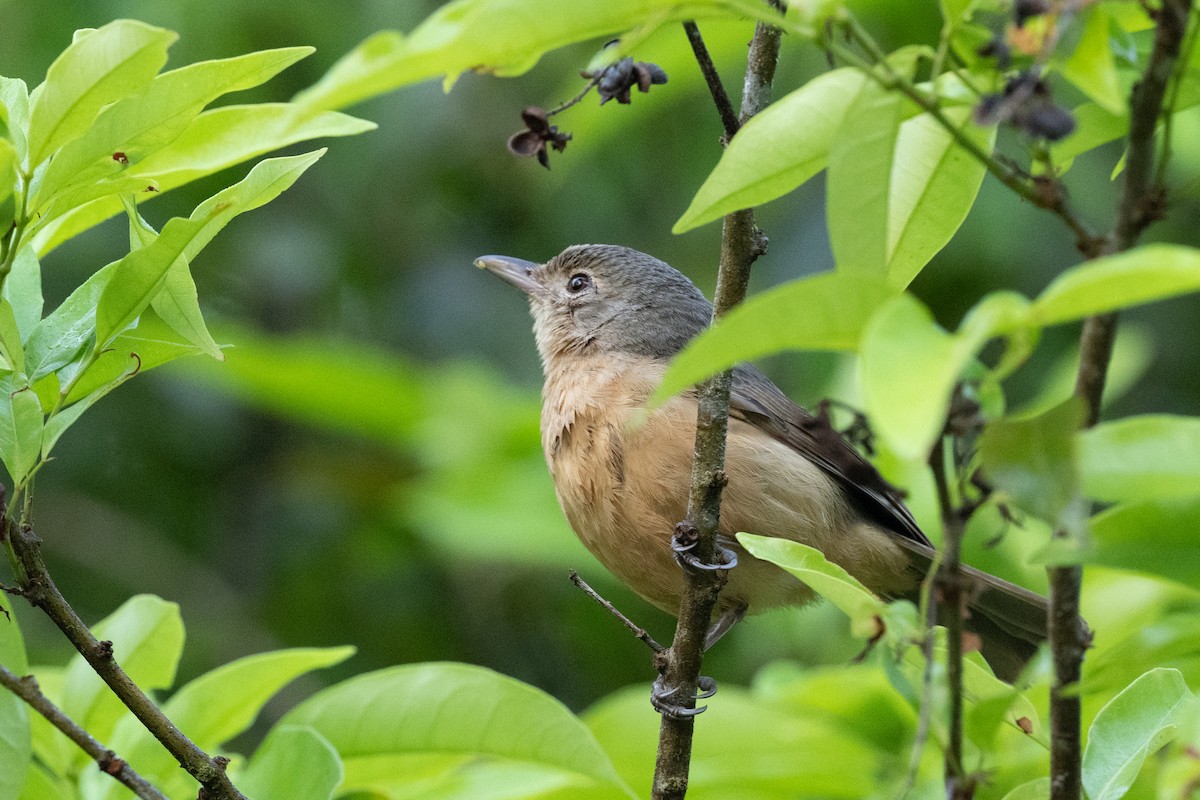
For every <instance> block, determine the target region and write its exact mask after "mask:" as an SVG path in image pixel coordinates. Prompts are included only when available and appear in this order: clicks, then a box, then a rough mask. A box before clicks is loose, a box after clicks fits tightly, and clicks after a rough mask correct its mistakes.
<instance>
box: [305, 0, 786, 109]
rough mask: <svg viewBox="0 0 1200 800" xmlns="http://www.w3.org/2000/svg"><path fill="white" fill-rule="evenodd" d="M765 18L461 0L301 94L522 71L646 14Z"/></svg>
mask: <svg viewBox="0 0 1200 800" xmlns="http://www.w3.org/2000/svg"><path fill="white" fill-rule="evenodd" d="M735 10H736V11H737V12H739V13H743V14H747V15H749V16H754V17H760V18H774V14H773V12H772V11H771V10H770V9H769V8H766V7H762V6H758V5H757V4H755V3H743V2H734V1H732V0H691V2H685V3H680V2H678V0H610V2H605V3H569V4H568V3H562V2H559V0H454V2H451V3H447V4H446V5H444V6H442V7H441V8H439V9H438V10H437V11H435V12H434V13H433V14H431V15H430V16H429V17H428V18H426V19H425V20H424V21H423V22H422V23H421V24H420V25H418V26H417V27H416V28H415V29H414V30H413V31H412V32H411V33H410V34H408V35H407V36H403V35H401V34H400V33H397V32H395V31H383V32H381V33H376V34H374V35H372V36H371V37H370V38H368V39H367V40H366V41H364V42H363V43H362V44H360V45H359V46H358V47H356V48H355V49H354V50H352V51H351V52H350V53H348V54H347V55H345V56H343V57H342V59H341V60H340V61H338V62H337V63H336V64H334V65H333V67H332V68H331V69H330V70H329V72H328V73H327V74H326V75H325V76H324V77H323V78H322V79H321V80H320V81H319V82H318V83H317V84H316V85H314V86H313V87H311V88H309V89H307V90H305V91H304V92H301V93H300V94H299V95H297V97H296V101H297V102H298V103H301V104H302V105H304V106H306V107H308V108H310V109H314V110H324V109H333V108H344V107H346V106H349V105H352V104H354V103H357V102H360V101H362V100H365V99H367V98H368V97H373V96H375V95H379V94H383V93H385V92H389V91H391V90H393V89H396V88H399V87H400V86H404V85H407V84H411V83H417V82H420V81H424V80H428V79H430V78H434V77H438V76H441V75H445V76H446V77H447V82H448V83H449V82H452V81H453V80H454V78H456V77H457V76H458V75H459V74H460V73H463V72H466V71H475V72H487V73H492V74H496V75H519V74H521V73H523V72H525V71H526V70H528V69H530V68H531V67H532V66H533V65H534V64H536V63H537V61H538V59H540V58H541V57H542V55H543V54H544V53H546V52H547V51H548V50H551V49H555V48H559V47H564V46H566V45H568V44H572V43H574V42H580V41H585V40H587V39H596V38H599V37H601V36H607V35H609V34H613V33H619V32H622V31H625V30H628V29H630V28H636V27H638V26H640V25H641V24H643V23H645V22H647V21H657V22H659V23H663V22H667V21H669V20H683V19H693V18H696V17H703V16H711V15H714V14H730V13H732V12H734V11H735Z"/></svg>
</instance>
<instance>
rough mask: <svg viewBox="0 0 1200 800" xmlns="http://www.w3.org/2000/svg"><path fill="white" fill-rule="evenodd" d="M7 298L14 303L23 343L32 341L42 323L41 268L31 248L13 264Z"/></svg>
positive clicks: (24, 248)
mask: <svg viewBox="0 0 1200 800" xmlns="http://www.w3.org/2000/svg"><path fill="white" fill-rule="evenodd" d="M4 297H6V298H8V301H9V302H10V303H12V309H13V316H14V317H15V318H16V320H17V330H19V331H20V332H21V341H26V340H28V339H29V335H30V334H31V333H33V329H34V328H35V327H37V324H38V323H39V322H41V320H42V266H41V263H40V262H39V261H38V257H37V254H36V253H35V252H34V251H33V246H32V245H25V246H24V247H22V248H21V250H20V252H18V253H17V257H16V258H15V259H14V260H13V266H12V271H11V272H9V273H8V278H7V280H5V281H4Z"/></svg>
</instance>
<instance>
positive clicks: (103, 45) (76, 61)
mask: <svg viewBox="0 0 1200 800" xmlns="http://www.w3.org/2000/svg"><path fill="white" fill-rule="evenodd" d="M176 38H177V36H176V34H174V33H172V32H171V31H167V30H163V29H162V28H155V27H153V26H150V25H146V24H145V23H142V22H135V21H133V20H127V19H119V20H116V21H114V22H110V23H109V24H107V25H105V26H104V27H102V28H99V29H97V30H85V31H78V32H77V33H76V35H75V40H74V41H73V42H72V43H71V45H70V46H69V47H68V48H67V49H66V50H64V51H63V52H62V54H61V55H60V56H59V57H58V58H56V59H55V60H54V63H53V64H51V65H50V68H49V69H48V70H47V71H46V81H45V83H43V84H42V85H41V86H39V87H37V89H35V90H34V91H33V95H32V97H31V108H30V111H29V164H30V166H37V165H38V164H40V163H42V161H44V160H46V158H48V157H49V156H50V155H51V154H52V153H53V152H54V151H55V150H57V149H58V148H59V147H61V146H62V145H64V144H66V143H67V142H69V141H71V140H73V139H75V138H77V137H78V136H80V135H81V134H82V133H83V132H84V131H86V130H87V129H88V128H89V127H90V126H91V124H92V122H93V121H94V120H95V119H96V116H97V115H98V114H99V113H100V110H101V109H103V108H104V107H105V106H106V105H108V104H110V103H115V102H116V101H118V100H120V99H121V98H123V97H128V96H129V95H131V94H135V93H137V92H140V91H142V90H143V89H145V88H146V86H147V85H148V84H149V83H150V81H151V79H152V78H153V77H154V75H155V74H156V73H157V72H158V71H159V69H161V68H162V65H163V64H165V63H166V61H167V48H168V47H170V45H171V43H172V42H174V41H175V39H176Z"/></svg>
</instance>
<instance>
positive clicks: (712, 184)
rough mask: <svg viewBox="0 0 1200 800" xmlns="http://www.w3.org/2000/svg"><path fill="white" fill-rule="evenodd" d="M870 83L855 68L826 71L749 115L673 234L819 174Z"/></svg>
mask: <svg viewBox="0 0 1200 800" xmlns="http://www.w3.org/2000/svg"><path fill="white" fill-rule="evenodd" d="M869 82H870V78H868V77H867V76H866V75H865V74H863V72H862V71H861V70H857V69H849V68H847V69H839V70H834V71H832V72H827V73H825V74H824V75H821V76H820V77H818V78H815V79H813V80H811V81H809V82H808V83H806V84H804V85H803V86H801V87H800V88H799V89H796V90H795V91H793V92H791V93H790V94H788V95H786V96H784V97H782V98H780V99H779V100H777V101H776V102H774V103H772V104H771V105H769V106H767V107H766V108H765V109H764V110H763V111H762V113H760V114H757V115H756V116H754V117H752V118H751V119H750V120H749V121H748V122H747V123H746V124H745V125H744V126H743V127H742V129H741V130H739V131H738V132H737V135H736V136H734V137H733V139H732V140H730V142H729V146H728V147H726V148H725V151H724V152H723V153H722V154H721V160H720V161H718V162H717V166H716V167H715V168H714V169H713V171H712V174H710V175H709V176H708V178H706V179H705V181H704V183H703V185H701V187H700V189H699V191H697V192H696V196H695V197H693V198H692V202H691V205H689V206H688V209H687V211H685V212H683V216H682V217H680V218H679V221H678V222H676V223H675V227H674V228H673V229H672V230H673V231H674V232H675V233H683V232H684V231H689V230H691V229H692V228H696V227H699V226H701V225H703V224H705V223H707V222H712V221H713V220H715V219H720V218H721V217H723V216H724V215H725V214H728V213H729V212H731V211H737V210H738V209H741V208H752V207H754V206H759V205H762V204H763V203H766V202H768V201H770V200H774V199H775V198H777V197H782V196H783V195H785V194H787V193H788V192H790V191H791V190H792V189H795V188H796V187H797V186H800V185H801V184H803V183H804V182H805V181H807V180H808V179H809V178H811V177H813V176H814V175H816V174H817V173H818V172H820V171H821V170H823V169H824V168H825V166H826V163H827V162H828V158H829V148H830V144H831V142H832V141H833V137H834V135H835V134H836V133H837V132H838V130H839V129H840V128H841V126H842V123H843V122H844V121H845V119H846V114H847V112H848V111H849V110H850V107H851V105H853V104H854V102H855V100H856V99H857V97H858V96H859V94H860V93H861V92H862V91H863V88H864V87H865V86H866V85H867V84H868V83H869Z"/></svg>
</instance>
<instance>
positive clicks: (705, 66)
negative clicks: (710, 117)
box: [683, 20, 741, 143]
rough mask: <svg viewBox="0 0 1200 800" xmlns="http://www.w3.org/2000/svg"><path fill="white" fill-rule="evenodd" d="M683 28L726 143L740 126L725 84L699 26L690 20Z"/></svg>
mask: <svg viewBox="0 0 1200 800" xmlns="http://www.w3.org/2000/svg"><path fill="white" fill-rule="evenodd" d="M683 29H684V31H686V32H687V37H688V44H690V45H691V46H692V53H693V54H694V55H695V56H696V63H697V64H699V65H700V72H701V73H702V74H703V75H704V82H705V83H706V84H708V91H709V93H710V94H711V95H712V99H713V104H714V105H715V106H716V107H717V114H719V115H720V117H721V125H722V126H724V128H725V138H724V140H723V141H724V142H726V143H728V142H729V140H730V139H732V138H733V135H734V134H735V133H737V132H738V128H739V127H741V125H740V123H739V122H738V117H737V114H736V113H735V112H734V110H733V103H731V102H729V94H728V93H727V92H726V91H725V84H723V83H721V76H720V74H718V73H717V67H716V65H715V64H713V60H712V56H710V55H709V54H708V47H707V46H706V45H705V44H704V37H703V36H701V35H700V28H698V27H697V26H696V23H695V22H694V21H692V20H688V21H687V22H685V23H683Z"/></svg>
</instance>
